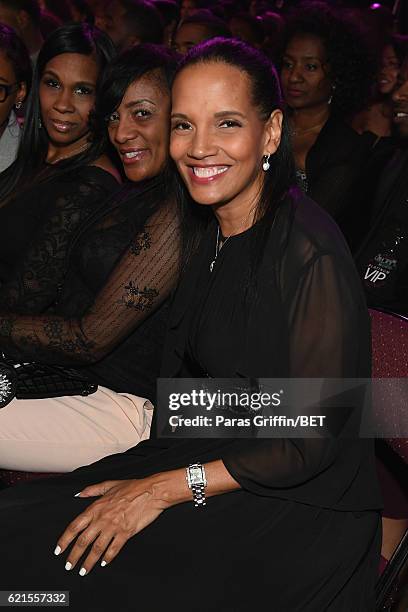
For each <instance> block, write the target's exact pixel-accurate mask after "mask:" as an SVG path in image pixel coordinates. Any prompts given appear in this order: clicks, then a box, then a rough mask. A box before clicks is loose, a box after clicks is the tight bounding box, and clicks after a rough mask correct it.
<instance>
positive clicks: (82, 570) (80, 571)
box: [79, 567, 86, 576]
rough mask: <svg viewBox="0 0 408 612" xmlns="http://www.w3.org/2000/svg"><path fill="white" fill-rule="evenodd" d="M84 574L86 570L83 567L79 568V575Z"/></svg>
mask: <svg viewBox="0 0 408 612" xmlns="http://www.w3.org/2000/svg"><path fill="white" fill-rule="evenodd" d="M85 574H86V569H85V568H84V567H81V569H80V570H79V575H80V576H85Z"/></svg>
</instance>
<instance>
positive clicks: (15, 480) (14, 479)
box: [0, 470, 61, 487]
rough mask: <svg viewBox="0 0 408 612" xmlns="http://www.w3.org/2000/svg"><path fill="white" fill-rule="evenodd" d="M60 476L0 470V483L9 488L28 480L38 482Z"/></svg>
mask: <svg viewBox="0 0 408 612" xmlns="http://www.w3.org/2000/svg"><path fill="white" fill-rule="evenodd" d="M60 475H61V474H49V473H45V472H17V471H13V470H0V481H1V482H2V483H3V484H4V485H5V486H6V487H11V486H13V485H16V484H21V483H23V482H29V481H30V480H40V479H41V478H52V477H53V476H60Z"/></svg>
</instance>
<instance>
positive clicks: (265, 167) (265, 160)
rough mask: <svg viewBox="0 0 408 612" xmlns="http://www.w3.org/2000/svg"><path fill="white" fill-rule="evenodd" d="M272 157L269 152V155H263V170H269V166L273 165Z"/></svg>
mask: <svg viewBox="0 0 408 612" xmlns="http://www.w3.org/2000/svg"><path fill="white" fill-rule="evenodd" d="M270 157H271V154H270V153H269V154H268V155H264V156H263V158H262V159H263V164H262V170H263V171H264V172H268V170H269V168H270V167H271V164H270V163H269V159H270Z"/></svg>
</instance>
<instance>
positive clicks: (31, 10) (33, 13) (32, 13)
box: [0, 0, 41, 26]
mask: <svg viewBox="0 0 408 612" xmlns="http://www.w3.org/2000/svg"><path fill="white" fill-rule="evenodd" d="M0 4H2V5H3V6H6V7H7V8H9V9H11V10H13V11H25V12H26V13H27V15H28V16H29V17H30V19H31V21H32V22H33V23H34V25H36V26H39V25H40V17H41V11H40V6H39V4H38V0H0Z"/></svg>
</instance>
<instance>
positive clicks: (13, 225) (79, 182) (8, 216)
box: [0, 165, 118, 314]
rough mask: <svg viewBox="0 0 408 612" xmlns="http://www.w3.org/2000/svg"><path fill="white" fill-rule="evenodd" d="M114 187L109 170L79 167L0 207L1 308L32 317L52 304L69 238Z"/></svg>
mask: <svg viewBox="0 0 408 612" xmlns="http://www.w3.org/2000/svg"><path fill="white" fill-rule="evenodd" d="M117 188H118V183H117V181H116V179H115V178H114V177H113V176H112V174H111V173H110V172H107V171H106V170H103V169H102V168H99V167H98V166H92V165H91V166H83V167H81V168H76V170H75V171H66V172H64V173H58V174H55V175H54V176H50V177H48V179H47V180H44V181H41V182H38V183H37V184H34V185H33V186H32V187H31V188H29V189H28V188H27V189H26V190H24V191H22V192H21V193H20V194H18V195H17V196H16V197H15V198H12V199H10V200H8V201H7V202H5V203H4V204H3V205H2V206H0V310H2V311H5V310H7V311H10V312H14V313H24V314H28V313H30V314H36V313H42V312H46V311H47V310H48V309H49V308H51V307H52V306H53V304H54V302H55V300H56V298H57V295H58V288H59V286H60V284H62V283H63V281H64V277H65V273H66V265H67V256H68V251H69V249H70V244H71V241H72V240H73V237H74V236H75V234H76V232H77V231H78V229H79V228H80V227H81V226H82V224H83V223H85V222H86V220H87V219H88V218H89V217H90V216H91V215H92V214H94V213H95V211H96V210H97V209H98V208H99V207H100V206H101V205H102V203H103V202H104V201H105V200H106V198H107V197H108V196H109V194H111V193H112V192H114V191H115V190H116V189H117Z"/></svg>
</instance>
